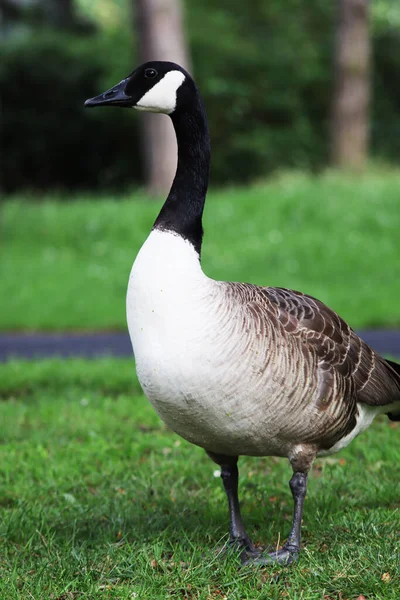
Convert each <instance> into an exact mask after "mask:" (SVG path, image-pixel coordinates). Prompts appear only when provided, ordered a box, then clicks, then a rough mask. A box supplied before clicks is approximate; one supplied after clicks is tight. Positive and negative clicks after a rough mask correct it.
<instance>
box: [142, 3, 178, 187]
mask: <svg viewBox="0 0 400 600" xmlns="http://www.w3.org/2000/svg"><path fill="white" fill-rule="evenodd" d="M135 6H136V26H137V31H138V37H139V53H140V59H141V61H142V62H147V61H149V60H168V61H172V62H176V63H178V64H180V65H181V66H183V67H184V68H186V69H188V70H189V58H188V51H187V46H186V42H185V36H184V32H183V19H182V7H181V2H180V0H136V2H135ZM142 133H143V150H144V159H145V174H146V186H147V189H148V191H149V192H150V194H152V195H160V194H165V193H166V192H167V191H168V190H169V188H170V186H171V184H172V180H173V178H174V175H175V170H176V163H177V147H176V139H175V132H174V129H173V126H172V123H171V121H170V119H168V118H166V117H165V115H158V114H149V113H147V114H144V115H143V127H142Z"/></svg>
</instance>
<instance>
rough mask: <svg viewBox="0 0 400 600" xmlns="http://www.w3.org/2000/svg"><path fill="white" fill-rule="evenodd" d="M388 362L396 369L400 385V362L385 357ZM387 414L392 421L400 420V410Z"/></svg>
mask: <svg viewBox="0 0 400 600" xmlns="http://www.w3.org/2000/svg"><path fill="white" fill-rule="evenodd" d="M385 362H386V364H388V365H389V367H391V369H393V371H395V373H396V375H397V376H398V377H399V385H400V364H399V363H396V362H393V361H392V360H387V359H385ZM387 416H388V417H389V419H390V420H391V421H400V411H399V412H395V413H391V412H390V413H388V414H387Z"/></svg>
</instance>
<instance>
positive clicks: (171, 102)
mask: <svg viewBox="0 0 400 600" xmlns="http://www.w3.org/2000/svg"><path fill="white" fill-rule="evenodd" d="M184 80H185V76H184V74H183V73H182V72H181V71H169V73H167V74H166V75H164V77H163V78H162V79H161V81H159V82H158V83H156V85H155V86H154V87H152V88H151V89H150V90H149V91H148V92H146V94H145V95H144V96H142V97H141V98H140V100H139V101H138V102H137V103H136V106H134V107H133V108H136V109H137V110H143V111H147V112H156V113H165V114H167V115H169V114H170V113H172V112H173V111H174V110H175V107H176V92H177V91H178V89H179V87H180V86H181V85H182V83H183V82H184Z"/></svg>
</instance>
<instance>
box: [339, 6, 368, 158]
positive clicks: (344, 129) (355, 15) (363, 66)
mask: <svg viewBox="0 0 400 600" xmlns="http://www.w3.org/2000/svg"><path fill="white" fill-rule="evenodd" d="M368 9H369V0H338V15H337V17H338V20H337V30H336V46H335V56H334V69H335V84H334V93H333V104H332V161H333V163H334V164H335V165H336V166H338V167H342V168H349V169H360V168H362V167H363V166H364V164H365V160H366V157H367V150H368V133H369V132H368V129H369V127H368V124H369V102H370V41H369V31H368Z"/></svg>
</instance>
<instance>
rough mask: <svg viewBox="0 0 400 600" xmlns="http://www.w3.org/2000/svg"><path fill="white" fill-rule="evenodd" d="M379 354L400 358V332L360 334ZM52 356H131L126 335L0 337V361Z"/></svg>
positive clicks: (364, 332)
mask: <svg viewBox="0 0 400 600" xmlns="http://www.w3.org/2000/svg"><path fill="white" fill-rule="evenodd" d="M358 333H359V335H360V336H361V337H362V338H363V340H365V341H366V342H367V343H368V344H369V345H370V346H372V348H374V349H375V350H376V351H377V352H380V353H381V354H391V355H392V356H395V357H400V331H359V332H358ZM52 356H63V357H68V356H81V357H86V358H96V357H99V356H132V348H131V343H130V340H129V336H128V334H127V333H82V334H79V333H76V334H75V333H74V334H50V333H49V334H36V333H35V334H16V333H15V334H7V335H5V334H3V335H1V334H0V361H6V360H9V359H10V358H45V357H52Z"/></svg>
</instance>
